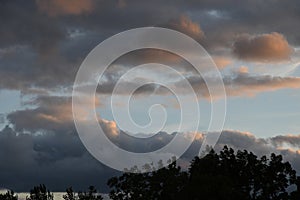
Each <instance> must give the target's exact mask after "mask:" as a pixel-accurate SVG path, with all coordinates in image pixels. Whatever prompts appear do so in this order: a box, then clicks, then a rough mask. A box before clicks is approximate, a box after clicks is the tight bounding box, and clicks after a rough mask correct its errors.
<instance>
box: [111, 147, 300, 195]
mask: <svg viewBox="0 0 300 200" xmlns="http://www.w3.org/2000/svg"><path fill="white" fill-rule="evenodd" d="M108 186H109V187H110V188H111V191H110V198H112V199H113V200H123V199H134V200H138V199H141V200H142V199H143V200H147V199H149V200H150V199H151V200H152V199H157V200H159V199H163V200H173V199H176V200H177V199H190V200H198V199H207V200H220V199H221V200H299V199H300V198H299V197H300V196H299V194H300V191H299V190H300V178H299V177H297V176H296V171H295V170H293V169H292V167H291V165H290V163H288V162H284V161H283V159H282V156H281V155H275V154H271V156H270V158H267V157H266V156H263V157H261V158H258V157H257V156H256V155H254V154H253V153H251V152H248V151H246V150H245V151H237V152H234V150H233V149H231V148H228V147H227V146H225V147H224V149H223V150H222V151H221V152H220V153H219V154H217V153H215V152H214V151H213V150H212V151H210V153H209V154H207V155H206V156H204V157H202V158H199V157H195V158H194V159H193V160H192V162H191V165H190V168H189V170H188V171H187V172H186V171H182V170H181V169H180V167H178V166H177V165H176V163H175V162H174V163H172V164H170V165H169V166H168V167H164V168H161V169H159V170H157V171H154V172H151V173H144V174H133V173H124V174H123V175H122V176H120V177H114V178H111V179H110V180H109V181H108ZM296 186H297V187H296ZM293 187H294V189H293V190H294V191H293V192H289V190H290V189H291V188H293ZM295 188H297V189H295Z"/></svg>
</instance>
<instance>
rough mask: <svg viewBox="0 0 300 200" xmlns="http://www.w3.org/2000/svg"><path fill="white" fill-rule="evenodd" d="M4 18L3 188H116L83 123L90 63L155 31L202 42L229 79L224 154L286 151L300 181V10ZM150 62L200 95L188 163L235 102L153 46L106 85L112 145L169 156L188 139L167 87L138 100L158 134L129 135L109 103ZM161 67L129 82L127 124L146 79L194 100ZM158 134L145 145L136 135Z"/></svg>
mask: <svg viewBox="0 0 300 200" xmlns="http://www.w3.org/2000/svg"><path fill="white" fill-rule="evenodd" d="M0 16H1V17H0V129H1V130H0V188H9V189H14V190H17V191H21V192H22V191H26V190H28V189H29V188H30V187H32V186H33V185H34V184H39V183H45V184H47V185H49V186H50V187H52V188H53V190H55V191H63V190H64V189H65V188H66V187H69V186H70V185H73V186H74V187H75V188H78V189H79V188H86V186H87V185H90V184H94V185H96V186H98V187H99V188H101V189H102V190H103V191H104V192H105V191H107V188H106V186H105V183H106V180H107V179H108V178H109V177H111V176H113V175H116V174H119V172H117V171H115V170H113V169H110V168H109V167H107V166H105V165H104V164H102V163H100V162H99V161H97V160H96V159H95V158H93V156H92V155H90V154H89V153H88V151H87V150H86V149H85V147H84V146H83V144H82V143H81V141H80V139H79V137H78V135H77V131H76V128H75V126H74V121H73V115H72V101H71V100H72V89H73V84H74V81H75V77H76V74H77V71H78V69H79V67H80V66H81V64H82V62H83V61H84V59H85V57H86V56H87V55H88V54H89V52H90V51H91V50H93V49H94V48H95V47H96V46H97V45H98V44H99V43H101V42H102V41H104V40H105V39H107V38H109V37H111V36H113V35H115V34H118V33H120V32H122V31H126V30H129V29H133V28H140V27H149V26H150V27H162V28H169V29H172V30H176V31H179V32H181V33H184V34H186V35H188V36H189V37H191V38H193V39H194V40H195V41H197V42H198V43H199V44H201V45H202V46H203V47H204V49H205V50H206V51H207V52H208V54H209V55H210V56H211V59H212V60H213V61H214V63H215V65H216V67H217V69H218V70H219V72H220V74H221V77H222V81H223V83H224V87H225V91H226V102H227V107H226V108H227V112H226V118H225V123H224V131H223V132H222V135H221V137H220V139H219V142H218V143H217V145H216V148H219V149H220V148H221V147H222V145H225V144H227V145H229V146H232V147H233V148H235V149H247V150H251V151H253V152H255V153H257V154H258V155H263V154H269V153H271V152H276V153H279V154H282V155H284V158H285V160H287V161H290V162H291V163H292V165H293V166H294V167H295V168H296V170H297V172H298V173H300V150H299V148H300V124H299V121H300V104H299V102H300V35H299V32H300V26H299V21H300V2H299V1H297V0H290V1H279V0H275V1H274V0H266V1H260V0H246V1H234V0H227V1H221V0H197V1H196V0H187V1H183V0H172V1H171V0H166V1H159V0H153V1H143V0H109V1H105V0H28V1H22V0H2V1H1V2H0ZM187 52H188V50H187ZM188 53H192V52H188ZM193 56H196V57H197V56H199V55H193ZM146 63H162V64H165V65H168V66H171V67H172V68H173V69H175V70H177V71H178V72H180V73H181V74H182V75H183V77H184V79H186V80H188V82H189V83H190V85H191V86H192V89H193V92H194V94H196V96H197V99H196V101H197V102H198V103H199V107H200V114H201V120H200V122H199V128H198V129H197V137H196V139H195V142H194V143H193V147H191V148H190V149H189V150H188V152H186V153H185V154H184V158H183V159H182V162H187V161H188V158H191V157H193V156H195V155H197V153H196V151H195V149H197V148H199V145H200V144H201V143H202V142H203V137H204V134H203V133H205V131H206V130H207V128H208V124H209V119H210V115H211V111H210V106H211V101H220V100H222V99H220V98H224V97H220V96H218V95H216V96H211V95H210V94H209V93H208V91H207V86H206V85H205V81H203V77H201V76H199V74H196V72H195V70H194V69H193V67H192V66H191V64H190V63H188V62H187V61H186V60H184V59H183V58H181V57H179V56H178V55H174V54H172V53H170V52H166V51H161V50H153V49H145V50H137V51H134V52H131V53H128V54H125V55H122V56H121V57H119V58H118V59H116V60H115V61H114V62H113V63H112V64H111V65H110V66H109V68H108V69H107V71H106V72H105V73H104V75H103V77H102V79H101V81H100V82H99V84H98V87H97V92H96V98H95V100H94V103H95V104H96V111H97V114H98V115H99V123H100V125H101V126H102V127H104V129H105V130H106V135H107V137H108V138H110V139H111V140H112V141H114V142H116V143H117V144H118V145H120V146H121V147H122V148H125V149H130V150H133V151H136V152H144V151H146V150H153V149H156V148H158V147H161V146H162V145H163V144H166V143H168V141H170V138H172V137H173V136H174V135H173V133H174V132H175V133H177V132H178V129H177V126H178V124H179V122H180V112H181V111H180V107H179V105H178V102H177V101H176V98H175V96H174V95H173V94H172V92H170V91H169V90H168V89H167V88H164V87H161V86H159V85H155V84H154V85H151V84H150V85H147V86H145V87H141V88H139V90H138V91H136V92H135V93H134V94H133V95H132V99H131V102H130V112H131V116H132V119H133V120H134V121H135V122H136V123H137V124H139V125H147V124H148V123H149V122H151V117H152V120H153V124H152V125H153V126H152V127H150V128H147V129H146V130H145V129H143V131H141V129H138V128H136V127H134V126H130V125H128V124H127V123H125V125H124V126H122V128H123V129H120V126H121V124H118V123H117V122H116V121H115V119H114V116H113V114H112V109H111V104H110V95H111V93H112V91H113V89H114V87H115V85H116V83H117V82H118V80H119V79H120V78H121V77H122V75H123V74H125V73H127V72H128V71H130V69H133V68H134V67H135V66H138V65H141V64H146ZM154 68H155V67H154V66H151V65H149V66H148V68H146V69H141V70H140V71H138V72H136V74H135V75H134V77H131V79H126V80H125V81H126V82H125V84H124V85H123V90H122V91H121V92H120V93H118V94H117V96H118V97H119V98H118V99H117V102H116V105H115V106H116V108H117V110H118V112H119V113H121V114H120V117H121V121H122V120H123V121H126V120H127V117H126V116H125V115H123V114H122V113H124V112H125V111H126V110H127V108H128V107H126V106H125V105H124V102H123V101H122V100H124V97H125V96H126V95H128V94H127V93H126V89H127V86H128V87H129V86H130V85H134V84H136V83H138V82H139V81H142V80H148V79H150V78H149V77H157V78H158V79H159V80H163V81H165V82H166V83H167V82H173V83H174V84H175V85H176V88H177V89H178V91H179V92H180V93H181V94H183V95H186V88H185V87H184V84H183V80H181V79H178V78H177V79H176V78H174V77H172V76H171V75H170V74H169V73H166V72H165V71H163V70H160V69H157V70H154ZM206 75H207V78H211V79H213V77H210V76H209V73H208V74H206ZM206 75H204V76H206ZM190 100H191V99H190ZM223 100H224V99H223ZM191 101H194V100H191ZM154 104H161V105H163V107H164V109H165V111H166V113H165V114H166V117H167V118H166V123H165V124H164V126H163V127H162V129H158V127H159V126H160V122H161V121H162V119H161V117H162V116H163V113H162V112H160V111H159V110H158V111H157V110H154V111H157V113H155V112H153V113H152V114H153V115H151V112H150V115H149V113H148V112H149V109H150V108H151V106H152V105H154ZM188 117H189V118H188V119H190V120H191V121H192V119H193V118H194V116H188ZM191 127H192V126H191V125H190V124H189V123H188V122H187V123H184V124H183V125H182V129H180V131H179V132H184V133H183V134H185V133H186V134H188V132H189V131H193V130H191ZM156 133H158V134H157V135H156V136H153V137H151V138H147V139H146V140H145V141H141V140H135V139H133V138H130V137H129V136H128V135H131V136H137V137H139V136H142V137H148V136H149V135H155V134H156ZM111 158H112V159H113V158H114V157H113V155H111Z"/></svg>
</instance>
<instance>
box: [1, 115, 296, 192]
mask: <svg viewBox="0 0 300 200" xmlns="http://www.w3.org/2000/svg"><path fill="white" fill-rule="evenodd" d="M105 123H106V125H109V126H107V129H108V130H109V129H110V128H111V129H113V130H115V126H114V125H113V122H108V121H105ZM111 125H112V126H111ZM177 134H186V137H181V138H182V139H188V140H189V139H190V137H189V133H177ZM174 135H175V133H173V134H167V133H164V132H160V133H158V134H156V135H154V136H152V137H150V138H134V137H132V136H129V135H128V134H126V133H125V132H123V131H119V135H118V136H117V137H110V139H111V140H112V141H113V142H114V143H115V144H116V145H117V146H119V147H121V148H123V149H126V150H128V151H131V152H137V153H141V152H149V151H153V150H156V149H159V148H161V147H163V146H165V145H166V144H168V143H169V142H170V141H171V140H172V138H173V137H174ZM204 137H205V134H203V133H197V135H196V138H195V140H194V142H193V144H192V146H191V147H190V148H189V149H188V150H187V151H186V152H185V154H184V155H183V157H182V158H181V159H180V160H179V163H188V162H189V161H190V159H192V158H193V157H194V156H196V155H198V151H199V149H200V145H201V144H202V141H203V139H204ZM295 137H296V138H299V136H293V135H285V136H284V135H283V136H278V137H273V138H266V139H264V138H258V137H256V136H255V135H253V134H252V133H249V132H243V131H235V130H225V131H223V132H222V134H221V137H220V138H219V141H218V143H217V145H216V146H215V150H216V151H219V150H221V149H222V148H223V146H224V145H228V146H229V147H232V148H234V149H235V150H244V149H246V150H248V151H252V152H254V153H255V154H257V155H258V156H262V155H270V154H271V153H273V152H275V153H277V154H282V155H283V157H284V159H285V160H286V161H289V162H291V164H292V165H293V167H294V168H295V169H296V170H297V172H298V173H300V154H299V151H295V150H293V149H290V148H286V147H285V146H284V145H280V144H281V142H278V138H280V141H282V138H284V142H285V143H288V144H291V145H293V144H295V143H294V141H293V139H294V138H295ZM275 141H276V142H275ZM275 143H276V144H275ZM112 158H113V155H112ZM0 160H1V165H0V176H1V180H0V185H1V186H2V187H5V188H9V189H13V190H17V191H27V190H28V189H30V188H31V187H32V186H33V185H36V184H39V183H45V184H46V185H47V186H48V187H49V188H51V189H52V190H54V191H62V190H64V189H65V188H66V187H68V186H73V188H74V189H75V190H78V189H82V188H85V187H86V186H87V185H89V184H94V185H95V186H97V188H99V189H100V191H101V192H107V187H106V186H105V185H106V181H107V179H108V178H110V177H111V176H115V175H117V174H119V172H116V171H114V170H112V169H110V168H108V167H105V166H104V165H103V164H101V163H100V162H98V161H96V160H95V159H94V158H93V157H92V156H91V155H90V154H89V153H88V152H87V151H86V149H85V147H84V146H83V145H82V143H81V141H80V139H79V137H78V136H77V134H76V132H69V133H65V134H61V133H59V134H58V133H49V132H48V133H47V132H45V133H43V134H24V133H21V132H18V133H17V132H15V130H14V129H12V128H9V127H6V128H4V129H3V130H2V131H0Z"/></svg>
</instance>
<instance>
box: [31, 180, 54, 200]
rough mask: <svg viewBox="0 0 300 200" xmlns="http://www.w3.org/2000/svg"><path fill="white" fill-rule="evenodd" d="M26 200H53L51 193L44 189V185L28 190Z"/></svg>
mask: <svg viewBox="0 0 300 200" xmlns="http://www.w3.org/2000/svg"><path fill="white" fill-rule="evenodd" d="M26 200H53V193H50V191H49V190H48V189H47V188H46V186H45V185H44V184H41V185H39V186H35V187H33V189H32V190H30V196H29V197H26Z"/></svg>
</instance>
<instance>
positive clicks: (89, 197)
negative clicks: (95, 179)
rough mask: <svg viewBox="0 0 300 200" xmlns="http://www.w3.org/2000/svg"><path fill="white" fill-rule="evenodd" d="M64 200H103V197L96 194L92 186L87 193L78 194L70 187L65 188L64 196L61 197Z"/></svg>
mask: <svg viewBox="0 0 300 200" xmlns="http://www.w3.org/2000/svg"><path fill="white" fill-rule="evenodd" d="M63 198H64V199H65V200H103V197H102V196H101V195H100V194H98V193H97V190H96V188H95V187H94V186H90V187H89V191H88V192H85V191H84V192H78V194H77V195H76V193H75V192H74V191H73V189H72V187H70V188H67V190H66V194H65V195H63Z"/></svg>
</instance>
